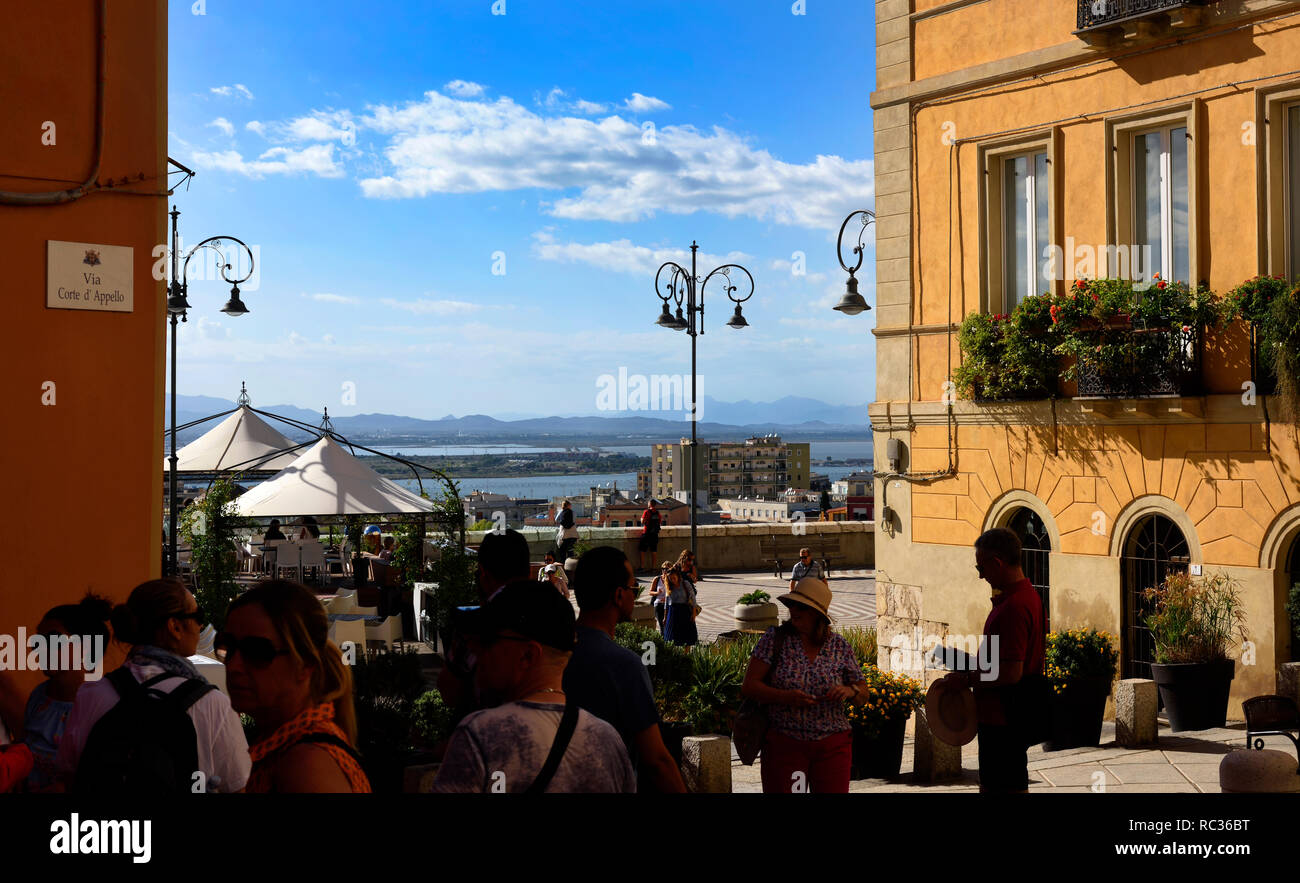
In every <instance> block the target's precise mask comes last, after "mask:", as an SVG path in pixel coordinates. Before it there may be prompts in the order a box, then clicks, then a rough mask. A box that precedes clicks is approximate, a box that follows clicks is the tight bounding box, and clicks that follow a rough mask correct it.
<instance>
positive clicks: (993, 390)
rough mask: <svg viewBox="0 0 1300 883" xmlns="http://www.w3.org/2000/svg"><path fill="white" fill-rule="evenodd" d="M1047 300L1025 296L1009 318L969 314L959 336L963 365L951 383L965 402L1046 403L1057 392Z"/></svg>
mask: <svg viewBox="0 0 1300 883" xmlns="http://www.w3.org/2000/svg"><path fill="white" fill-rule="evenodd" d="M1049 307H1050V300H1049V298H1048V297H1047V296H1045V295H1035V296H1032V297H1027V298H1025V300H1024V301H1023V302H1022V303H1021V304H1020V306H1018V307H1017V308H1016V310H1015V312H1013V313H1011V314H1010V315H1005V314H999V315H994V316H990V315H988V314H987V313H972V314H971V315H969V316H967V317H966V319H965V321H963V322H962V325H961V330H960V331H959V332H958V335H957V336H958V342H959V344H960V345H961V351H962V363H961V365H960V366H958V368H957V370H956V371H955V372H953V382H954V384H955V385H956V387H957V389H958V391H959V392H960V393H961V394H962V395H963V396H964V397H966V398H968V399H973V398H986V399H1015V398H1046V397H1047V396H1049V395H1051V394H1052V393H1053V391H1054V390H1055V389H1056V360H1055V359H1054V358H1053V356H1052V352H1051V341H1050V339H1049V335H1048V330H1049V328H1050V327H1051V316H1050V315H1049V312H1048V308H1049Z"/></svg>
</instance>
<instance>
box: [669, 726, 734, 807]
mask: <svg viewBox="0 0 1300 883" xmlns="http://www.w3.org/2000/svg"><path fill="white" fill-rule="evenodd" d="M681 770H682V779H683V780H685V782H686V790H687V791H689V792H691V793H693V794H730V793H731V739H730V738H729V737H727V736H687V737H686V738H684V739H682V765H681Z"/></svg>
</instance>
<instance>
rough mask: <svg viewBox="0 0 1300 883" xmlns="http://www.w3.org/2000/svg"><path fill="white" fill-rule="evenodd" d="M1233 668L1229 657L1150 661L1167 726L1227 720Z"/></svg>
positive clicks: (1199, 726) (1198, 726)
mask: <svg viewBox="0 0 1300 883" xmlns="http://www.w3.org/2000/svg"><path fill="white" fill-rule="evenodd" d="M1235 672H1236V668H1235V665H1234V663H1233V661H1232V660H1231V659H1218V660H1215V661H1214V662H1184V663H1178V664H1174V665H1160V664H1158V663H1152V665H1151V678H1152V680H1154V681H1155V682H1156V688H1157V689H1158V690H1159V691H1160V701H1161V702H1162V703H1164V706H1165V711H1166V713H1167V714H1168V715H1169V728H1170V729H1171V730H1173V731H1174V732H1175V733H1180V732H1183V731H1184V730H1208V729H1212V728H1214V727H1222V726H1223V725H1224V724H1225V723H1227V720H1228V690H1229V689H1230V688H1231V687H1232V679H1233V676H1234V674H1235Z"/></svg>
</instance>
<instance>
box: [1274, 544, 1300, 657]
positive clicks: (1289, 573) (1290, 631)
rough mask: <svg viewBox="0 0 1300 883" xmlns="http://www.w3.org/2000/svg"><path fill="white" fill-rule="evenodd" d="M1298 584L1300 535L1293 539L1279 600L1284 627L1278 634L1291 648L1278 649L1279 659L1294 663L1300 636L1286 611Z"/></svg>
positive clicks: (1299, 644)
mask: <svg viewBox="0 0 1300 883" xmlns="http://www.w3.org/2000/svg"><path fill="white" fill-rule="evenodd" d="M1297 583H1300V534H1296V535H1295V536H1294V537H1292V538H1291V554H1289V555H1287V556H1286V571H1285V572H1284V575H1283V578H1282V597H1281V598H1280V599H1279V604H1280V606H1281V608H1282V612H1281V622H1282V623H1283V627H1282V628H1279V629H1278V631H1277V633H1278V635H1280V636H1284V637H1285V638H1286V640H1287V644H1288V645H1289V646H1288V647H1286V648H1285V649H1284V648H1282V647H1279V648H1278V658H1279V659H1289V660H1290V661H1292V662H1296V661H1298V660H1297V659H1296V657H1297V656H1300V640H1297V638H1300V636H1298V635H1297V634H1296V629H1295V627H1294V626H1293V625H1292V624H1291V617H1290V615H1289V614H1288V613H1287V611H1286V605H1287V603H1288V602H1289V601H1290V598H1291V587H1292V586H1294V585H1296V584H1297ZM1283 654H1286V655H1283Z"/></svg>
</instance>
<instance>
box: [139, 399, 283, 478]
mask: <svg viewBox="0 0 1300 883" xmlns="http://www.w3.org/2000/svg"><path fill="white" fill-rule="evenodd" d="M303 447H304V446H303V445H296V444H295V443H294V442H292V441H290V440H289V439H288V438H286V437H285V436H284V435H283V434H282V433H281V432H280V431H279V430H277V429H275V427H273V426H271V424H269V423H267V422H266V421H265V420H263V419H262V418H261V417H259V416H257V414H255V413H253V410H252V409H251V408H250V407H248V406H247V405H244V406H241V407H239V408H236V409H235V412H234V413H233V414H231V415H230V416H229V417H227V418H226V419H225V420H222V421H221V422H220V423H218V424H217V425H216V426H214V427H213V428H212V429H210V430H208V431H207V432H205V433H204V434H203V435H202V436H200V437H199V438H197V439H195V440H194V441H192V442H190V443H189V444H188V445H186V446H185V447H183V448H181V449H180V450H178V451H177V452H176V457H177V463H176V471H177V473H182V472H197V473H208V472H223V471H225V470H229V469H236V470H241V471H249V472H278V471H279V470H281V469H284V468H286V467H288V466H290V465H292V464H293V462H294V461H295V460H296V459H298V457H299V455H300V454H301V453H302V450H303ZM290 448H296V450H289V449H290ZM282 451H283V452H285V453H280V452H282ZM170 466H171V464H170V463H169V462H168V458H167V457H164V458H163V472H164V473H166V472H168V471H169V468H170Z"/></svg>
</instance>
